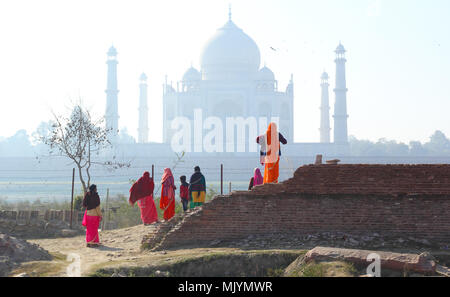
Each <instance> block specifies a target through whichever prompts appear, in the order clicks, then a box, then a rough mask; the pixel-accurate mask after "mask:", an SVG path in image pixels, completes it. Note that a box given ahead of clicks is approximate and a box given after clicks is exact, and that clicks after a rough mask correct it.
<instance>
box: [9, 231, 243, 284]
mask: <svg viewBox="0 0 450 297" xmlns="http://www.w3.org/2000/svg"><path fill="white" fill-rule="evenodd" d="M155 228H156V226H155V225H150V226H144V225H139V226H135V227H130V228H124V229H117V230H110V231H103V232H99V234H100V241H101V243H102V246H101V247H99V248H88V247H86V242H85V237H84V236H77V237H72V238H54V239H35V240H29V242H32V243H36V244H38V245H40V246H41V247H42V248H44V249H46V250H47V251H49V252H50V253H51V254H52V255H54V260H53V261H39V262H28V263H24V264H23V265H22V266H21V267H20V268H19V269H16V270H15V271H14V272H13V273H12V274H11V275H18V274H20V273H23V272H25V273H27V274H28V275H31V276H67V267H68V266H69V265H71V263H72V262H69V261H67V256H68V255H70V254H77V255H79V256H80V261H81V262H80V263H81V265H80V269H81V276H88V275H90V274H92V273H94V272H95V271H96V270H98V269H99V268H104V267H126V266H148V265H160V264H168V263H171V262H176V261H178V260H180V259H186V258H196V257H202V256H204V255H205V254H214V253H242V252H243V251H242V250H241V249H239V248H191V249H178V250H172V251H160V252H149V251H144V252H142V251H141V250H140V246H141V241H142V238H143V237H144V235H148V234H149V233H151V232H152V231H153V230H154V229H155Z"/></svg>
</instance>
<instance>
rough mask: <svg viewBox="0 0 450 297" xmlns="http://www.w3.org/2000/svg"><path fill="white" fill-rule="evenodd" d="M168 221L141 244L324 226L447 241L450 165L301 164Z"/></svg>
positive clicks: (294, 233) (298, 232)
mask: <svg viewBox="0 0 450 297" xmlns="http://www.w3.org/2000/svg"><path fill="white" fill-rule="evenodd" d="M165 224H166V225H173V226H172V227H171V228H168V229H170V231H167V230H166V231H164V232H163V233H164V234H156V237H155V234H154V235H152V236H148V237H147V238H144V241H143V243H144V246H146V247H147V248H155V249H165V248H176V247H179V246H186V245H197V246H198V245H202V244H204V245H209V244H210V243H211V242H214V241H232V240H237V239H240V238H246V237H248V236H268V235H269V236H270V235H280V234H282V235H286V236H290V237H299V236H304V235H307V234H313V233H320V232H329V233H339V232H344V233H346V234H354V235H356V236H363V235H367V234H374V233H376V234H380V235H381V236H387V237H396V238H399V237H403V238H408V237H413V238H418V239H423V240H427V241H429V242H433V243H439V244H444V245H448V244H449V242H450V165H362V164H361V165H308V166H303V167H300V168H299V169H297V171H296V172H295V174H294V176H293V178H291V179H289V180H287V181H285V182H283V183H281V184H277V185H263V186H259V187H256V188H255V189H254V190H252V191H248V192H247V191H242V192H233V193H231V194H230V195H225V196H217V197H215V198H214V199H213V200H212V201H210V202H209V203H206V204H205V205H204V206H203V207H202V208H201V209H198V210H196V211H193V212H191V213H189V214H187V215H186V216H184V217H183V218H182V219H180V221H179V222H176V224H171V222H168V223H165ZM164 226H165V225H164V224H163V226H162V229H161V230H163V229H164V228H163V227H164ZM166 229H167V228H166ZM161 232H162V231H161ZM161 232H159V233H161ZM157 233H158V232H157ZM152 238H153V240H152ZM154 238H158V240H157V241H155V240H154Z"/></svg>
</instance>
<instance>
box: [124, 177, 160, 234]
mask: <svg viewBox="0 0 450 297" xmlns="http://www.w3.org/2000/svg"><path fill="white" fill-rule="evenodd" d="M154 188H155V183H154V182H153V178H150V173H149V172H148V171H146V172H144V175H143V176H142V177H141V178H139V179H138V181H137V182H135V183H134V184H133V186H132V187H131V189H130V198H129V202H130V204H131V205H134V203H136V201H137V204H138V206H139V208H140V210H141V220H142V222H143V223H144V225H150V224H153V223H155V222H158V212H157V211H156V205H155V201H153V190H154Z"/></svg>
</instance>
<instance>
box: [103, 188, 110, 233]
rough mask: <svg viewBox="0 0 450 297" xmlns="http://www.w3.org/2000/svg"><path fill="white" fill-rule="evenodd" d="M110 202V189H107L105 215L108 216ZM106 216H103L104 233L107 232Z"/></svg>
mask: <svg viewBox="0 0 450 297" xmlns="http://www.w3.org/2000/svg"><path fill="white" fill-rule="evenodd" d="M108 200H109V189H106V207H105V215H106V213H108V214H109V207H108ZM105 215H103V222H102V231H103V230H105ZM108 223H109V216H108ZM106 226H108V225H106Z"/></svg>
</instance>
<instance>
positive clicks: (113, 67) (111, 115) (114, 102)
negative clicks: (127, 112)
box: [105, 46, 119, 142]
mask: <svg viewBox="0 0 450 297" xmlns="http://www.w3.org/2000/svg"><path fill="white" fill-rule="evenodd" d="M106 64H108V80H107V88H106V91H105V92H106V113H105V121H106V128H107V129H111V131H110V132H109V135H110V138H109V140H110V141H111V142H117V137H118V133H119V106H118V99H117V98H118V96H117V95H118V93H119V90H118V89H117V64H118V62H117V51H116V49H115V48H114V46H111V48H110V49H109V51H108V60H107V62H106Z"/></svg>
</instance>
